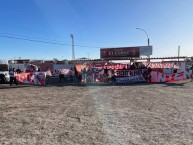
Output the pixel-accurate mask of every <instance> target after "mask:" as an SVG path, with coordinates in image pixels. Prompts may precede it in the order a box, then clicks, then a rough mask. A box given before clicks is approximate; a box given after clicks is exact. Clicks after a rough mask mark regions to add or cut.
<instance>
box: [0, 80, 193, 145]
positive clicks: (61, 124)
mask: <svg viewBox="0 0 193 145" xmlns="http://www.w3.org/2000/svg"><path fill="white" fill-rule="evenodd" d="M0 144H13V145H14V144H16V145H17V144H19V145H22V144H30V145H31V144H37V145H40V144H42V145H53V144H54V145H60V144H65V145H82V144H85V145H192V144H193V82H190V80H186V81H180V82H173V83H165V84H146V83H143V84H132V85H118V86H116V85H115V86H112V85H104V84H101V85H87V86H86V85H48V86H46V87H45V86H44V87H38V86H25V85H19V86H12V87H9V86H8V85H2V84H0Z"/></svg>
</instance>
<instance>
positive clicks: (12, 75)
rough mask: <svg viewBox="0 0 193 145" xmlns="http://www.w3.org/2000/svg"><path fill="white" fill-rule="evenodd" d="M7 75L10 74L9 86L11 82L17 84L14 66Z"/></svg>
mask: <svg viewBox="0 0 193 145" xmlns="http://www.w3.org/2000/svg"><path fill="white" fill-rule="evenodd" d="M9 76H10V86H12V84H13V82H14V83H15V84H16V85H18V82H17V80H16V72H15V68H13V69H12V70H10V71H9Z"/></svg>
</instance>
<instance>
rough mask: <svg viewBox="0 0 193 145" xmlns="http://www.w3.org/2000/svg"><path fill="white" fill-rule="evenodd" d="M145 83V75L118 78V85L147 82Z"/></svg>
mask: <svg viewBox="0 0 193 145" xmlns="http://www.w3.org/2000/svg"><path fill="white" fill-rule="evenodd" d="M145 81H146V79H145V78H144V77H143V75H137V76H130V77H124V78H116V83H118V84H128V83H137V82H145Z"/></svg>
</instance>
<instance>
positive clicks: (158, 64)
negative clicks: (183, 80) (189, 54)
mask: <svg viewBox="0 0 193 145" xmlns="http://www.w3.org/2000/svg"><path fill="white" fill-rule="evenodd" d="M143 64H144V65H145V66H148V67H150V68H176V69H178V68H179V66H178V65H176V64H175V63H171V62H143Z"/></svg>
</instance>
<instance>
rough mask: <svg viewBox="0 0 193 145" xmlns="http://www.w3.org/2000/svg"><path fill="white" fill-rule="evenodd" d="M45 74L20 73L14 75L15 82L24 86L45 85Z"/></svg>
mask: <svg viewBox="0 0 193 145" xmlns="http://www.w3.org/2000/svg"><path fill="white" fill-rule="evenodd" d="M45 78H46V73H44V72H35V73H20V74H17V75H16V79H17V81H19V82H21V83H24V84H35V85H45Z"/></svg>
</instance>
